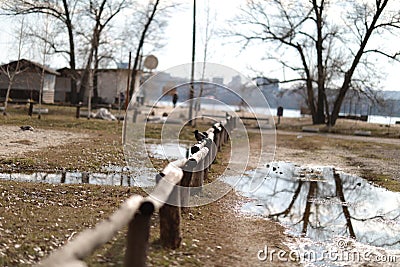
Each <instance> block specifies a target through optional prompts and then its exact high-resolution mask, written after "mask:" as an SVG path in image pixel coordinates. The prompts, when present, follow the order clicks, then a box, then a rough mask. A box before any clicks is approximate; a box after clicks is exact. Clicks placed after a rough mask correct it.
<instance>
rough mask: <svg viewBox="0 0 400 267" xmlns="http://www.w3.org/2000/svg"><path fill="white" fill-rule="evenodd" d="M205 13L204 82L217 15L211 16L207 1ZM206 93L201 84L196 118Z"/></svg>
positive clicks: (202, 74) (202, 75)
mask: <svg viewBox="0 0 400 267" xmlns="http://www.w3.org/2000/svg"><path fill="white" fill-rule="evenodd" d="M204 12H205V14H206V18H205V28H204V40H203V43H204V46H203V66H202V67H203V68H202V71H201V80H202V81H204V76H205V73H206V63H207V59H208V53H209V44H210V41H211V38H212V35H213V34H214V28H213V27H212V25H211V20H212V18H211V15H213V19H215V15H214V14H211V9H210V1H207V2H206V3H205V8H204ZM203 92H204V82H202V83H200V92H199V96H198V98H197V101H196V104H195V118H197V115H198V112H199V110H200V98H201V97H202V96H203ZM196 123H197V120H194V121H193V127H196Z"/></svg>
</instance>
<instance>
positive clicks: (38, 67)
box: [0, 59, 60, 75]
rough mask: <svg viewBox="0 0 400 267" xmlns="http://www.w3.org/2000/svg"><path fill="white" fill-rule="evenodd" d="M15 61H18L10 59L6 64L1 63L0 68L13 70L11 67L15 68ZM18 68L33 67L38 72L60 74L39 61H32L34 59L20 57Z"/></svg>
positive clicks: (26, 68)
mask: <svg viewBox="0 0 400 267" xmlns="http://www.w3.org/2000/svg"><path fill="white" fill-rule="evenodd" d="M17 63H18V60H15V61H11V62H9V63H7V64H3V65H1V66H0V68H2V69H6V68H9V69H11V70H13V69H15V68H16V67H17ZM19 69H20V70H22V71H23V70H28V69H35V70H36V71H38V72H41V71H44V72H46V73H49V74H54V75H60V73H59V72H57V71H56V70H54V69H52V68H49V67H47V66H43V65H42V64H39V63H37V62H34V61H30V60H27V59H20V60H19Z"/></svg>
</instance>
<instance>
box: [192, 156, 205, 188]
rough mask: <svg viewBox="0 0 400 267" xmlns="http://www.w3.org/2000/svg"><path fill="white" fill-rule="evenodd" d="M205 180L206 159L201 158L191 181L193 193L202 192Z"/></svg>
mask: <svg viewBox="0 0 400 267" xmlns="http://www.w3.org/2000/svg"><path fill="white" fill-rule="evenodd" d="M203 182H204V160H203V159H202V160H200V161H199V162H198V163H197V165H196V167H195V170H194V171H193V173H192V180H191V183H190V187H193V188H191V189H190V192H191V194H192V195H193V194H197V193H199V192H201V186H203Z"/></svg>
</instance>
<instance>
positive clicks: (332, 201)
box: [236, 164, 400, 249]
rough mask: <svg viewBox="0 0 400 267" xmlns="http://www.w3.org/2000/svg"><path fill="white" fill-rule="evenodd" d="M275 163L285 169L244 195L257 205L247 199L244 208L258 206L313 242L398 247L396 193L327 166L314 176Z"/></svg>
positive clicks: (242, 184) (399, 215)
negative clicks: (340, 238) (342, 241)
mask: <svg viewBox="0 0 400 267" xmlns="http://www.w3.org/2000/svg"><path fill="white" fill-rule="evenodd" d="M278 166H280V168H281V169H284V168H286V169H287V171H286V172H285V174H283V175H282V174H280V173H281V172H278V171H277V172H272V173H271V174H270V176H271V179H269V180H268V182H265V183H264V184H263V185H262V186H261V187H260V188H259V189H258V190H257V191H256V192H252V193H251V194H249V193H245V194H246V195H248V196H250V197H253V198H256V199H258V200H260V201H261V202H262V205H260V204H258V205H256V206H254V203H253V204H250V206H249V205H247V208H246V207H245V209H250V210H251V211H254V210H256V211H257V209H258V212H260V213H262V214H263V215H267V216H268V217H270V218H273V219H275V220H277V221H279V222H282V223H283V224H285V225H289V226H291V227H293V228H295V229H296V231H298V232H299V233H302V234H303V235H307V236H309V237H311V238H312V239H314V240H316V241H323V242H325V241H329V240H332V239H333V238H334V237H336V236H346V237H352V238H355V239H356V240H358V241H360V242H362V243H366V244H369V245H373V246H378V247H387V248H393V249H398V248H400V236H399V235H398V233H399V230H400V205H399V204H400V194H398V193H394V192H390V191H387V190H385V189H383V188H378V187H375V186H373V185H371V184H369V183H368V182H366V181H365V180H363V179H361V178H359V177H355V176H350V175H346V174H339V173H336V172H334V171H332V168H323V169H322V170H321V172H320V173H319V174H316V172H315V170H310V169H308V170H306V169H300V168H298V167H294V165H291V164H281V165H278ZM317 172H318V171H317ZM253 179H254V178H253ZM245 183H246V180H245V179H243V181H241V182H239V184H238V185H236V188H237V189H238V190H241V189H242V191H245V190H243V189H244V188H245ZM260 206H262V207H263V210H262V211H260V210H259V208H257V207H260Z"/></svg>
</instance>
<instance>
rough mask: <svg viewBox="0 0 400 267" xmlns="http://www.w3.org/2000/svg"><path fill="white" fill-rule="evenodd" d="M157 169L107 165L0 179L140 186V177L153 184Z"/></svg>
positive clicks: (16, 175)
mask: <svg viewBox="0 0 400 267" xmlns="http://www.w3.org/2000/svg"><path fill="white" fill-rule="evenodd" d="M135 173H140V177H135V175H134V174H135ZM155 175H156V173H155V171H154V170H152V169H141V170H140V171H138V170H135V171H131V170H129V169H127V168H125V167H119V166H107V167H104V168H103V169H102V170H101V172H96V173H86V172H60V173H46V172H35V173H0V179H4V180H11V181H18V182H39V183H51V184H58V183H65V184H81V183H88V184H96V185H119V186H138V183H137V180H138V179H140V184H141V185H143V184H144V185H147V186H153V185H154V183H155V178H154V177H155Z"/></svg>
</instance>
